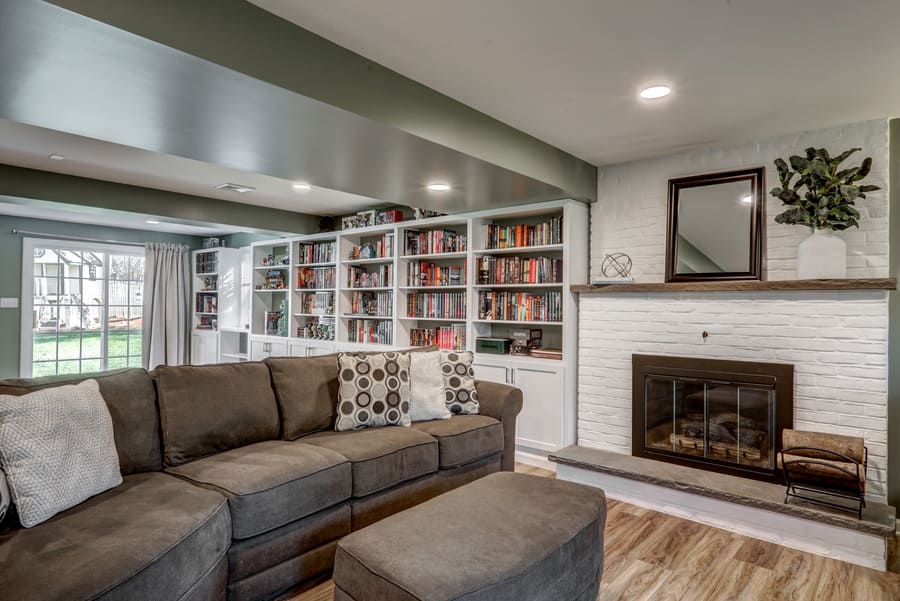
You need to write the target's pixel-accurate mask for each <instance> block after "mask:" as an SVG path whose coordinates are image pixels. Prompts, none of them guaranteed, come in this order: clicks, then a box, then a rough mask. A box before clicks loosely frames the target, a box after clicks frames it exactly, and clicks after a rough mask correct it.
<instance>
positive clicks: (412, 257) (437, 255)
mask: <svg viewBox="0 0 900 601" xmlns="http://www.w3.org/2000/svg"><path fill="white" fill-rule="evenodd" d="M468 254H469V253H467V252H466V251H462V252H448V253H429V254H424V255H403V256H402V257H400V258H401V259H402V260H404V261H428V260H432V261H433V260H438V259H465V258H466V257H467V256H468Z"/></svg>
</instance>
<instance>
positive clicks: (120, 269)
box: [107, 255, 134, 280]
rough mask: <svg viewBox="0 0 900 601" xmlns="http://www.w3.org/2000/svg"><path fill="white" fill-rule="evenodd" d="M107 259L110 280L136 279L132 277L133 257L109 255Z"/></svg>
mask: <svg viewBox="0 0 900 601" xmlns="http://www.w3.org/2000/svg"><path fill="white" fill-rule="evenodd" d="M107 259H108V261H109V279H110V280H132V279H134V278H133V277H131V257H130V256H129V255H108V256H107Z"/></svg>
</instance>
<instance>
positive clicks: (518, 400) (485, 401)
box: [475, 380, 522, 472]
mask: <svg viewBox="0 0 900 601" xmlns="http://www.w3.org/2000/svg"><path fill="white" fill-rule="evenodd" d="M475 390H477V391H478V404H479V405H480V407H481V408H480V412H481V414H482V415H487V416H488V417H493V418H494V419H496V420H499V421H500V423H501V424H503V455H502V456H501V466H500V467H501V469H502V470H504V471H507V472H512V471H515V469H516V418H517V416H518V415H519V412H520V411H521V410H522V391H521V390H520V389H518V388H516V387H515V386H509V385H507V384H498V383H496V382H487V381H484V380H476V381H475Z"/></svg>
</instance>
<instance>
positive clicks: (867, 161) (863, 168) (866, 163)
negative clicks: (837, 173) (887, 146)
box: [854, 157, 872, 180]
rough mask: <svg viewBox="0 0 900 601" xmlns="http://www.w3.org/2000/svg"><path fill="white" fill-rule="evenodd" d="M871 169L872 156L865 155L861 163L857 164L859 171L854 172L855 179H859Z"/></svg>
mask: <svg viewBox="0 0 900 601" xmlns="http://www.w3.org/2000/svg"><path fill="white" fill-rule="evenodd" d="M871 170H872V157H866V158H864V159H863V161H862V163H861V164H860V166H859V171H858V172H857V174H856V177H855V178H854V179H855V180H861V179H862V178H864V177H865V176H867V175H869V171H871Z"/></svg>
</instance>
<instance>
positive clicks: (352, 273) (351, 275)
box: [347, 265, 394, 288]
mask: <svg viewBox="0 0 900 601" xmlns="http://www.w3.org/2000/svg"><path fill="white" fill-rule="evenodd" d="M393 273H394V266H393V265H379V266H378V267H377V268H376V269H375V270H374V271H369V270H368V269H366V268H365V267H360V266H357V265H350V266H349V267H348V269H347V288H388V287H390V286H391V285H392V284H391V282H392V281H393V277H392V275H393Z"/></svg>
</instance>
